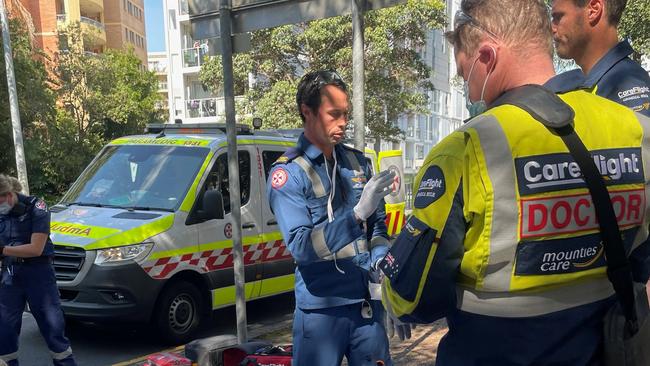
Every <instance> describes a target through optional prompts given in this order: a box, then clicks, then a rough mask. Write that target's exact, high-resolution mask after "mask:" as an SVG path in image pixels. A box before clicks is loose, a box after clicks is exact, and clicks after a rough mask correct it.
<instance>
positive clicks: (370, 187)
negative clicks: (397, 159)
mask: <svg viewBox="0 0 650 366" xmlns="http://www.w3.org/2000/svg"><path fill="white" fill-rule="evenodd" d="M394 179H395V173H394V172H393V171H390V170H384V171H383V172H381V173H379V174H377V175H374V176H373V177H372V178H370V180H369V181H368V183H366V186H365V187H364V188H363V192H361V198H360V199H359V203H357V205H356V206H354V213H355V215H357V217H358V218H359V219H361V220H363V221H365V220H367V219H368V217H370V216H371V215H372V214H373V213H374V212H375V210H377V206H378V205H379V201H381V199H382V198H384V197H386V196H387V195H388V194H389V193H390V192H391V189H390V186H391V185H392V184H393V180H394Z"/></svg>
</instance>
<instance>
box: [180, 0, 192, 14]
mask: <svg viewBox="0 0 650 366" xmlns="http://www.w3.org/2000/svg"><path fill="white" fill-rule="evenodd" d="M178 13H179V14H180V15H186V14H189V13H190V7H189V5H188V2H187V0H179V1H178Z"/></svg>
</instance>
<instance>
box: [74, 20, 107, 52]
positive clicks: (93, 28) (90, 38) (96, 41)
mask: <svg viewBox="0 0 650 366" xmlns="http://www.w3.org/2000/svg"><path fill="white" fill-rule="evenodd" d="M80 21H81V31H82V32H83V34H84V41H85V42H88V44H89V45H91V46H99V45H105V44H106V27H105V26H104V24H103V23H101V22H98V21H97V20H95V19H91V18H88V17H85V16H81V18H80Z"/></svg>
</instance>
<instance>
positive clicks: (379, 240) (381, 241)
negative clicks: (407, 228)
mask: <svg viewBox="0 0 650 366" xmlns="http://www.w3.org/2000/svg"><path fill="white" fill-rule="evenodd" d="M381 245H385V246H387V247H390V242H389V241H388V239H386V238H384V237H383V236H375V237H374V238H372V239H370V250H372V249H373V248H374V247H376V246H381Z"/></svg>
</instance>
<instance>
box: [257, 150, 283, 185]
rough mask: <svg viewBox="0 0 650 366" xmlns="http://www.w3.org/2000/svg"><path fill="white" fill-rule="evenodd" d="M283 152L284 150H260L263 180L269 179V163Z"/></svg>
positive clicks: (271, 163)
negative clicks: (262, 163)
mask: <svg viewBox="0 0 650 366" xmlns="http://www.w3.org/2000/svg"><path fill="white" fill-rule="evenodd" d="M282 154H284V151H271V150H267V151H262V160H263V161H264V178H265V181H264V182H266V181H268V180H269V172H270V171H271V165H273V163H274V162H275V161H276V160H278V158H280V156H282Z"/></svg>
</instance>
